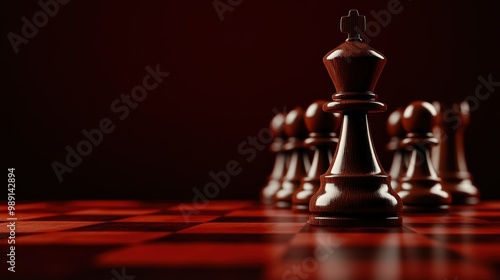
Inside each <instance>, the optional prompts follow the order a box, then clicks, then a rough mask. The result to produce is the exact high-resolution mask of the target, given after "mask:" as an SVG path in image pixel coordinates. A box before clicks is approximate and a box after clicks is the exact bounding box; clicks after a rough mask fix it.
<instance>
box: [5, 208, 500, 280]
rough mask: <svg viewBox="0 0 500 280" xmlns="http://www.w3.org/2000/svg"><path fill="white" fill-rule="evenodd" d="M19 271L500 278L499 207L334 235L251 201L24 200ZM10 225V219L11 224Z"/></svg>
mask: <svg viewBox="0 0 500 280" xmlns="http://www.w3.org/2000/svg"><path fill="white" fill-rule="evenodd" d="M16 210H17V217H18V219H19V220H18V221H17V223H16V272H15V273H12V272H8V271H7V267H8V265H7V264H6V261H7V256H6V254H7V253H8V249H9V246H10V245H8V244H7V235H8V227H7V224H8V223H7V222H2V223H1V224H0V235H1V238H0V240H1V243H0V252H1V254H0V259H1V262H0V266H1V271H0V279H37V280H39V279H51V280H58V279H72V280H79V279H82V280H83V279H85V280H99V279H103V280H110V279H115V280H122V279H126V280H132V279H134V280H146V279H147V280H155V279H252V280H255V279H436V280H444V279H448V280H463V279H475V280H481V279H500V202H482V203H481V204H479V205H476V206H470V207H455V208H453V209H452V210H451V211H450V212H449V213H440V214H428V213H427V214H412V215H410V214H408V215H405V216H404V226H403V227H401V228H327V227H314V226H311V225H309V224H308V223H307V218H308V214H306V213H304V214H297V213H293V212H291V211H290V210H282V209H273V208H272V207H268V206H263V205H260V204H258V203H255V202H251V201H211V202H210V203H208V205H206V206H204V207H202V208H200V209H199V212H198V213H196V214H193V215H191V216H189V217H188V220H187V221H186V217H185V216H183V215H182V213H181V212H180V210H179V203H173V202H139V201H70V202H37V203H24V204H18V207H17V209H16ZM4 221H5V219H4Z"/></svg>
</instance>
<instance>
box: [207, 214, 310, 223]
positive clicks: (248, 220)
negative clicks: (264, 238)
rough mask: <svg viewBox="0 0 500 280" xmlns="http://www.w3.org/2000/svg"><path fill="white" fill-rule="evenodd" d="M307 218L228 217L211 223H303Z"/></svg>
mask: <svg viewBox="0 0 500 280" xmlns="http://www.w3.org/2000/svg"><path fill="white" fill-rule="evenodd" d="M308 219H309V218H308V217H307V216H289V217H262V216H261V217H245V216H239V217H238V216H229V217H227V216H226V217H220V218H217V219H215V220H213V221H211V222H220V223H305V222H307V220H308Z"/></svg>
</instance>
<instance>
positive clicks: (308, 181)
mask: <svg viewBox="0 0 500 280" xmlns="http://www.w3.org/2000/svg"><path fill="white" fill-rule="evenodd" d="M325 103H327V101H326V100H317V101H314V102H313V103H311V104H310V105H309V106H308V108H307V109H306V111H304V110H303V109H302V108H301V107H300V106H297V107H295V108H294V109H293V110H291V111H290V112H288V113H286V114H285V113H279V114H277V115H275V116H274V118H273V119H272V120H271V124H270V128H271V130H272V131H273V133H274V136H275V138H274V140H273V142H272V143H271V145H270V147H269V149H270V151H271V152H272V153H274V154H275V162H274V167H273V170H272V172H271V174H270V175H269V176H268V178H267V181H266V184H265V186H264V187H263V188H262V189H261V192H260V197H261V201H262V202H263V203H265V204H271V205H274V206H275V207H277V208H292V209H293V210H294V211H299V212H308V211H309V202H310V200H311V198H312V197H313V195H314V194H315V193H316V192H317V191H318V189H319V187H320V183H321V176H322V175H323V174H325V173H327V172H328V171H329V170H328V169H329V168H330V164H331V162H332V159H333V157H334V154H333V151H334V150H335V149H334V147H335V144H336V143H338V140H339V137H341V136H340V135H339V133H341V126H342V115H341V114H338V113H333V114H332V113H328V112H325V111H323V109H322V108H323V105H324V104H325ZM467 108H468V106H467V103H465V102H464V103H461V104H454V105H453V106H451V107H449V108H447V107H445V105H444V104H443V103H440V102H434V103H432V104H431V103H429V102H426V101H414V102H412V103H410V104H409V105H408V106H406V107H405V108H402V107H401V108H397V109H396V110H395V111H394V112H393V113H391V114H390V116H389V118H388V121H387V131H388V134H389V135H390V136H391V140H390V142H389V144H388V145H387V148H388V150H390V151H393V153H394V158H393V161H392V165H391V168H390V172H389V175H390V176H391V187H392V188H393V189H394V190H395V191H396V192H397V194H398V195H399V196H400V198H401V199H402V202H403V205H404V209H405V210H406V211H412V210H415V211H441V210H447V209H448V208H449V205H451V204H452V203H453V204H476V203H478V201H479V191H478V189H477V188H476V187H475V186H474V185H473V183H472V176H471V175H470V173H469V172H468V171H467V166H466V163H465V154H464V147H463V142H464V141H463V131H464V128H465V126H466V125H467V124H468V120H469V117H468V116H469V115H468V109H467ZM445 116H446V117H445ZM445 119H446V120H450V119H454V120H459V122H458V123H457V122H450V121H444V120H445ZM436 137H438V138H439V140H438V138H436ZM443 140H445V141H443ZM310 151H312V155H313V156H312V159H310V157H309V153H310Z"/></svg>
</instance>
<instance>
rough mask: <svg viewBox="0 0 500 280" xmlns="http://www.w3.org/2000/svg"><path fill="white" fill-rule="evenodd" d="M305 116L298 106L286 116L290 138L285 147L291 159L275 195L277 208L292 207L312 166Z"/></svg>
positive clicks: (287, 131) (286, 129)
mask: <svg viewBox="0 0 500 280" xmlns="http://www.w3.org/2000/svg"><path fill="white" fill-rule="evenodd" d="M304 117H305V114H304V110H303V109H302V108H301V107H299V106H297V107H295V108H294V109H293V110H291V111H290V112H289V113H288V114H287V115H286V118H285V133H286V135H287V136H288V140H287V142H286V143H285V145H284V146H283V149H284V150H285V151H287V152H288V153H289V154H290V160H289V164H288V169H287V172H286V174H285V176H284V177H283V178H282V180H281V184H280V188H279V189H278V191H277V192H276V193H275V195H274V205H275V206H276V207H277V208H291V206H292V196H293V193H294V192H295V191H296V190H297V188H298V187H299V186H300V182H301V180H302V178H304V177H305V176H306V175H307V171H308V169H309V167H310V161H309V155H308V148H307V146H306V145H304V140H305V139H306V138H307V128H306V125H305V122H304Z"/></svg>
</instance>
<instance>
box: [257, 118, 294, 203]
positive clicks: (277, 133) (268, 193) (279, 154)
mask: <svg viewBox="0 0 500 280" xmlns="http://www.w3.org/2000/svg"><path fill="white" fill-rule="evenodd" d="M269 127H270V129H271V131H272V132H273V134H274V140H273V142H272V143H271V145H270V146H269V151H270V152H271V153H273V154H274V155H275V159H274V167H273V170H272V172H271V174H270V175H269V176H268V177H267V182H266V184H265V185H264V187H263V188H262V189H261V192H260V200H261V202H262V203H264V204H273V203H274V199H273V198H274V194H275V193H276V192H277V191H278V189H279V188H280V185H281V178H283V176H285V172H286V164H287V158H288V157H287V154H286V152H285V151H284V150H283V145H284V143H285V140H286V134H285V115H284V114H283V113H278V114H277V115H275V116H274V117H273V119H272V120H271V123H270V125H269Z"/></svg>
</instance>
